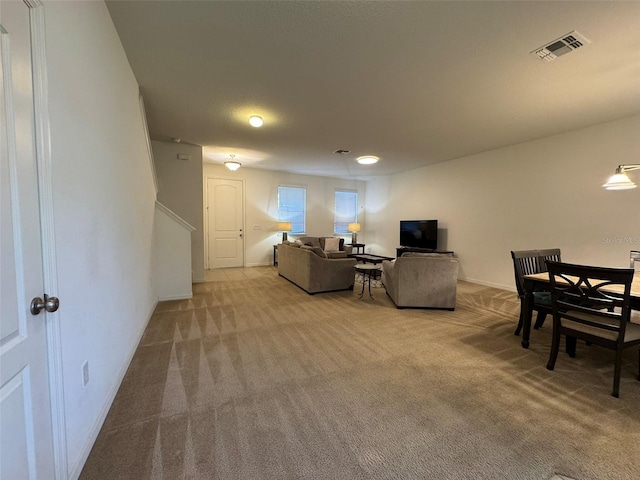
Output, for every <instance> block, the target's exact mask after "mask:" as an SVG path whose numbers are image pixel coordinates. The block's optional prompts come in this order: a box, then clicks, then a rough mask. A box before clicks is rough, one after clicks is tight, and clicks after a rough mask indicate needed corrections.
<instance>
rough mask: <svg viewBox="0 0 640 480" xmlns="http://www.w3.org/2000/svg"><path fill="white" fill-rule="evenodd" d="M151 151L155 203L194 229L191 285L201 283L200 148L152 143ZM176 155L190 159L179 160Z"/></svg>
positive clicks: (202, 254) (202, 259) (202, 265)
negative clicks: (156, 199)
mask: <svg viewBox="0 0 640 480" xmlns="http://www.w3.org/2000/svg"><path fill="white" fill-rule="evenodd" d="M151 148H152V149H153V159H154V162H155V166H156V173H157V176H158V201H159V202H160V203H162V204H163V205H164V206H165V207H167V208H169V209H170V210H171V211H172V212H174V213H175V214H177V215H178V216H179V217H180V218H182V219H183V220H186V221H187V223H189V224H190V225H191V226H193V227H195V230H194V231H193V232H191V270H192V274H193V281H194V282H204V277H205V275H204V268H205V262H204V220H203V213H202V212H203V210H202V201H203V200H202V199H203V191H202V188H201V185H202V147H198V146H195V145H189V144H186V143H175V142H171V143H169V142H158V141H155V140H153V141H152V142H151ZM179 154H181V155H187V156H188V157H189V159H188V160H180V159H178V155H179Z"/></svg>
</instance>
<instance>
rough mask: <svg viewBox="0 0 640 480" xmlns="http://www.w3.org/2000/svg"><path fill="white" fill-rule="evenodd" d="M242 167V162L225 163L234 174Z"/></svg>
mask: <svg viewBox="0 0 640 480" xmlns="http://www.w3.org/2000/svg"><path fill="white" fill-rule="evenodd" d="M240 165H241V164H240V162H224V166H225V167H227V168H228V169H229V170H231V171H232V172H235V171H236V170H237V169H239V168H240Z"/></svg>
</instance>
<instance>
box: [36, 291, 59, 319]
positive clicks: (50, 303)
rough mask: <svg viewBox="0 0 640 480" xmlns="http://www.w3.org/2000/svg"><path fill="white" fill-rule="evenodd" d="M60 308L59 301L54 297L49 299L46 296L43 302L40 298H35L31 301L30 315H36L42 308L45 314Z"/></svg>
mask: <svg viewBox="0 0 640 480" xmlns="http://www.w3.org/2000/svg"><path fill="white" fill-rule="evenodd" d="M59 306H60V300H58V299H57V298H56V297H49V296H48V295H45V296H44V300H43V299H42V298H40V297H35V298H34V299H33V300H31V308H30V310H31V314H32V315H38V314H39V313H40V312H41V311H42V309H43V308H44V309H45V310H46V311H47V312H49V313H53V312H55V311H56V310H58V307H59Z"/></svg>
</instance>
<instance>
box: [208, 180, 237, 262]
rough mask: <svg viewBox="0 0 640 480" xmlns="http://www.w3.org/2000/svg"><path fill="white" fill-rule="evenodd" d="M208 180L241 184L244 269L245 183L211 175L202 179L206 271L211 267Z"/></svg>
mask: <svg viewBox="0 0 640 480" xmlns="http://www.w3.org/2000/svg"><path fill="white" fill-rule="evenodd" d="M209 180H233V181H234V182H237V181H240V182H242V228H243V231H242V239H243V242H242V266H243V267H244V266H245V265H246V264H247V259H246V257H247V225H246V222H245V218H246V212H245V208H246V203H247V202H246V196H247V188H246V181H245V179H244V178H230V177H218V176H213V175H208V176H206V177H205V178H204V195H203V197H204V208H203V210H204V231H205V238H204V245H205V247H204V255H205V258H206V262H205V264H206V269H207V270H211V268H212V266H211V261H210V258H211V257H210V253H211V252H209V213H208V208H209V187H208V185H209Z"/></svg>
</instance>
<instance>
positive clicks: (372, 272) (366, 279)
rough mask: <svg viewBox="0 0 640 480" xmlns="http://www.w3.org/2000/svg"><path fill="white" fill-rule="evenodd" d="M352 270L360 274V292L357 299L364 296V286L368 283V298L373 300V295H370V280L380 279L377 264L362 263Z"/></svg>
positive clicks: (380, 272)
mask: <svg viewBox="0 0 640 480" xmlns="http://www.w3.org/2000/svg"><path fill="white" fill-rule="evenodd" d="M353 268H355V269H356V272H358V273H361V274H362V292H360V296H359V298H362V296H363V295H364V286H365V284H366V283H369V298H373V295H371V279H372V278H373V279H374V280H375V279H376V278H380V275H381V274H382V270H381V269H380V266H379V265H377V264H370V263H362V264H358V265H355V266H354V267H353Z"/></svg>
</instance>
